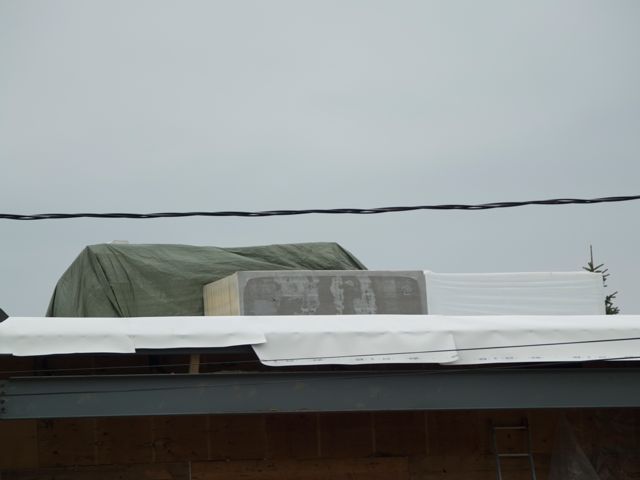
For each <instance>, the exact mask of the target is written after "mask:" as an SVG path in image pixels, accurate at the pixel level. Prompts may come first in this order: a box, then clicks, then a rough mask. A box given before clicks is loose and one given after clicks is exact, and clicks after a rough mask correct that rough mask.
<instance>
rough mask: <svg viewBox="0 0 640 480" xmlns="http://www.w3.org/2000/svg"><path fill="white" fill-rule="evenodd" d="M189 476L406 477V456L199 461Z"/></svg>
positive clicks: (275, 479)
mask: <svg viewBox="0 0 640 480" xmlns="http://www.w3.org/2000/svg"><path fill="white" fill-rule="evenodd" d="M191 478H192V480H229V479H238V480H327V479H331V480H391V479H393V480H409V467H408V461H407V459H406V458H361V459H324V460H262V461H245V462H202V463H200V462H198V463H194V464H192V476H191Z"/></svg>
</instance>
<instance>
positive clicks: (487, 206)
mask: <svg viewBox="0 0 640 480" xmlns="http://www.w3.org/2000/svg"><path fill="white" fill-rule="evenodd" d="M631 200H640V195H629V196H616V197H602V198H553V199H548V200H527V201H521V202H493V203H479V204H442V205H411V206H399V207H376V208H312V209H299V210H264V211H233V210H230V211H224V210H223V211H201V212H157V213H122V212H121V213H39V214H15V213H0V219H5V220H64V219H71V218H126V219H149V218H178V217H282V216H291V215H309V214H313V213H315V214H330V215H345V214H349V215H372V214H376V213H397V212H411V211H415V210H492V209H497V208H513V207H524V206H526V205H586V204H595V203H613V202H628V201H631Z"/></svg>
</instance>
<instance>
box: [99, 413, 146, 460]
mask: <svg viewBox="0 0 640 480" xmlns="http://www.w3.org/2000/svg"><path fill="white" fill-rule="evenodd" d="M152 440H153V439H152V434H151V417H128V418H127V417H114V418H98V419H97V420H96V447H97V452H96V461H97V463H101V464H127V463H149V462H152V461H153V456H154V455H153V453H154V452H153V441H152Z"/></svg>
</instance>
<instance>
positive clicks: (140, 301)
mask: <svg viewBox="0 0 640 480" xmlns="http://www.w3.org/2000/svg"><path fill="white" fill-rule="evenodd" d="M365 269H366V267H365V266H364V265H363V264H362V263H360V262H359V261H358V259H357V258H355V257H354V256H353V255H351V254H350V253H349V252H348V251H347V250H345V249H343V248H342V247H341V246H340V245H338V244H336V243H301V244H289V245H267V246H257V247H239V248H219V247H199V246H190V245H129V244H100V245H91V246H88V247H86V248H85V249H84V250H83V251H82V252H81V253H80V255H79V256H78V257H77V258H76V259H75V261H74V262H73V263H72V264H71V266H70V267H69V268H68V269H67V271H66V272H65V273H64V274H63V275H62V277H61V278H60V280H59V281H58V283H57V285H56V287H55V290H54V292H53V296H52V298H51V302H50V303H49V308H48V309H47V316H48V317H155V316H173V315H185V316H187V315H192V316H198V315H203V314H204V309H203V302H202V287H203V286H204V285H206V284H207V283H210V282H214V281H216V280H219V279H221V278H224V277H226V276H228V275H231V274H233V273H235V272H238V271H245V270H365Z"/></svg>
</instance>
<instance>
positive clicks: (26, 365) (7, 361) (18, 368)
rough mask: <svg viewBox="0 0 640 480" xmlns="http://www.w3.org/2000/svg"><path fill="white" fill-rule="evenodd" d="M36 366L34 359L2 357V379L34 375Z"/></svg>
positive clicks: (0, 361) (0, 376) (0, 373)
mask: <svg viewBox="0 0 640 480" xmlns="http://www.w3.org/2000/svg"><path fill="white" fill-rule="evenodd" d="M34 364H35V361H34V357H14V356H13V355H0V379H4V378H9V377H28V376H31V375H33V374H34V372H33V369H34Z"/></svg>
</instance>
